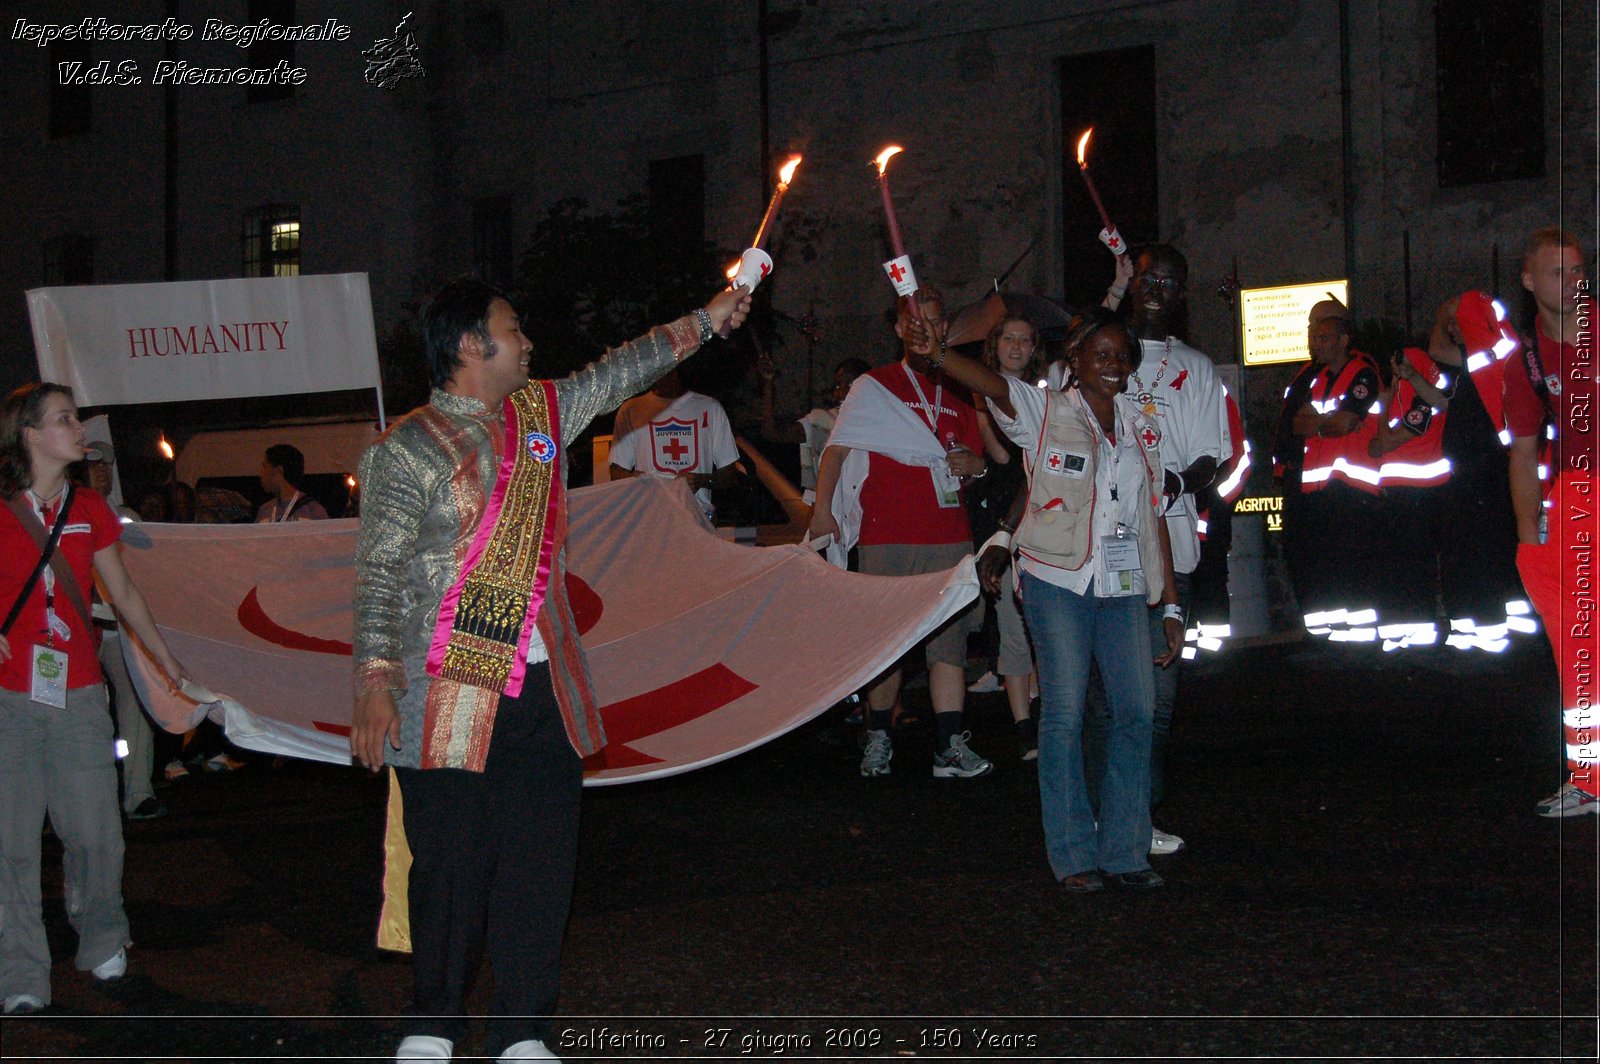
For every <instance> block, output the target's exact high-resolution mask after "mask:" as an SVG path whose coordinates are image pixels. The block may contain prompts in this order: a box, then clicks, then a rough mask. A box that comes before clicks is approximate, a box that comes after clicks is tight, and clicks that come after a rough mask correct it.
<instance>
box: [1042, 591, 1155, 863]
mask: <svg viewBox="0 0 1600 1064" xmlns="http://www.w3.org/2000/svg"><path fill="white" fill-rule="evenodd" d="M1022 610H1023V614H1024V615H1025V616H1026V617H1027V620H1028V630H1029V631H1030V632H1032V633H1033V647H1034V653H1035V655H1036V656H1037V658H1038V665H1039V690H1040V693H1041V695H1042V696H1043V705H1042V706H1041V708H1040V711H1039V799H1040V805H1041V807H1042V813H1043V818H1044V844H1045V851H1046V853H1047V854H1048V855H1049V857H1050V868H1051V871H1053V872H1054V873H1055V875H1056V878H1057V879H1061V878H1064V877H1066V876H1070V875H1074V874H1076V873H1078V872H1089V871H1093V870H1095V869H1099V870H1101V871H1103V872H1137V871H1140V870H1142V869H1145V868H1149V867H1150V731H1151V718H1152V714H1153V710H1152V705H1153V703H1154V701H1155V690H1154V678H1153V677H1152V675H1151V669H1150V627H1149V623H1150V622H1149V619H1148V617H1147V615H1146V606H1145V603H1144V596H1143V595H1125V596H1120V597H1117V598H1096V597H1095V595H1094V589H1093V587H1092V586H1091V587H1090V589H1089V593H1088V594H1087V595H1079V594H1075V593H1074V592H1071V591H1068V590H1067V589H1066V588H1061V587H1056V586H1055V585H1053V584H1047V583H1045V582H1044V581H1043V580H1040V579H1039V578H1038V577H1036V576H1034V575H1033V574H1032V573H1024V574H1023V575H1022ZM1091 660H1093V662H1094V663H1095V665H1097V666H1098V667H1099V669H1100V673H1101V675H1102V676H1103V677H1104V678H1105V684H1106V697H1107V701H1108V703H1109V705H1110V709H1111V729H1110V732H1109V733H1108V735H1107V737H1106V767H1105V782H1104V784H1103V785H1102V788H1101V793H1100V820H1099V824H1098V825H1096V823H1095V815H1094V810H1093V808H1092V807H1091V806H1090V804H1089V792H1088V789H1087V788H1086V787H1085V785H1084V777H1083V743H1082V738H1083V709H1084V699H1085V695H1086V694H1087V691H1088V687H1089V663H1090V661H1091Z"/></svg>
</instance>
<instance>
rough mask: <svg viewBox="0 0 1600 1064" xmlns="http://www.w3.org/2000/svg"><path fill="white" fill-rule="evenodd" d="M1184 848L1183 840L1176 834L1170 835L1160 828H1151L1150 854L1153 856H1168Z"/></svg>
mask: <svg viewBox="0 0 1600 1064" xmlns="http://www.w3.org/2000/svg"><path fill="white" fill-rule="evenodd" d="M1181 849H1183V840H1182V839H1180V838H1178V836H1176V835H1168V834H1167V833H1166V832H1165V831H1162V830H1161V829H1160V828H1151V829H1150V854H1151V856H1157V855H1160V856H1166V855H1168V854H1174V853H1177V852H1178V851H1179V850H1181Z"/></svg>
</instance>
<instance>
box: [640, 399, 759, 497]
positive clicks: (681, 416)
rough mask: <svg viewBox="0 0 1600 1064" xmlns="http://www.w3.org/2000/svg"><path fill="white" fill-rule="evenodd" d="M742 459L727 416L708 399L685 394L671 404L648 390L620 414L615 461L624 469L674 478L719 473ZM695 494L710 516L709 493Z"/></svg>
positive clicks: (703, 489) (716, 403)
mask: <svg viewBox="0 0 1600 1064" xmlns="http://www.w3.org/2000/svg"><path fill="white" fill-rule="evenodd" d="M738 460H739V446H738V444H736V443H734V441H733V427H732V426H731V425H730V424H728V414H727V412H726V411H725V410H723V409H722V404H721V403H719V402H717V401H716V400H715V399H713V398H711V397H710V396H708V395H701V394H700V393H699V392H684V393H683V394H682V395H680V396H678V397H677V398H676V399H673V400H670V401H668V400H665V399H662V398H661V397H660V396H659V395H656V394H655V393H654V392H646V393H645V394H643V395H639V396H635V397H634V398H632V399H629V400H628V401H627V402H626V403H623V404H622V406H621V407H620V408H619V409H618V410H617V420H616V427H615V429H614V430H613V434H612V442H611V463H612V464H613V465H615V466H617V467H619V468H621V469H632V470H636V471H637V472H639V473H641V474H643V475H644V476H649V477H661V478H663V479H671V478H672V477H676V476H678V475H679V474H681V473H686V472H687V473H715V472H716V471H717V470H719V469H725V468H726V467H728V466H731V465H733V464H734V463H735V462H737V461H738ZM695 495H696V497H698V498H699V500H700V504H701V506H702V507H703V508H704V509H705V511H706V513H707V514H708V515H709V514H710V513H711V492H710V490H709V489H706V488H702V489H700V491H698V492H696V493H695Z"/></svg>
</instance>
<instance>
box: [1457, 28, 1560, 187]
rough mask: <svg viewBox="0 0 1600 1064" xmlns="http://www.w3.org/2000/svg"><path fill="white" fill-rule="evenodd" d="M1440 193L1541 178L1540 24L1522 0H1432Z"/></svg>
mask: <svg viewBox="0 0 1600 1064" xmlns="http://www.w3.org/2000/svg"><path fill="white" fill-rule="evenodd" d="M1434 33H1435V37H1436V40H1437V45H1438V57H1437V58H1438V66H1437V70H1436V73H1437V76H1438V90H1439V113H1438V124H1439V130H1438V131H1439V187H1440V188H1454V187H1456V186H1459V185H1475V184H1479V183H1481V182H1489V181H1515V180H1518V179H1521V178H1530V177H1532V178H1538V177H1543V176H1544V156H1545V145H1544V20H1543V16H1542V14H1541V11H1540V5H1539V4H1531V3H1528V2H1527V0H1437V2H1436V3H1435V5H1434Z"/></svg>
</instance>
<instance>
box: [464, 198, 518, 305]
mask: <svg viewBox="0 0 1600 1064" xmlns="http://www.w3.org/2000/svg"><path fill="white" fill-rule="evenodd" d="M512 220H513V213H512V207H511V197H510V196H488V197H485V198H483V199H477V200H473V201H472V269H473V272H474V273H476V274H477V276H478V277H479V278H481V279H482V280H485V281H488V282H489V283H490V284H492V285H494V286H495V287H497V288H510V287H511V284H512V279H513V273H514V267H515V257H514V252H513V249H512V245H511V240H512V236H511V232H512Z"/></svg>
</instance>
